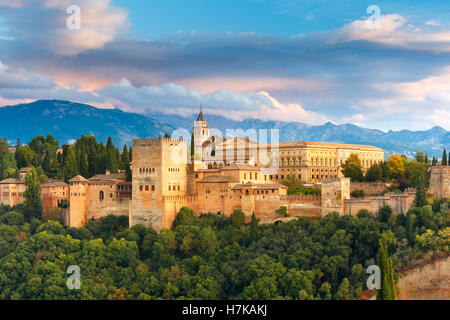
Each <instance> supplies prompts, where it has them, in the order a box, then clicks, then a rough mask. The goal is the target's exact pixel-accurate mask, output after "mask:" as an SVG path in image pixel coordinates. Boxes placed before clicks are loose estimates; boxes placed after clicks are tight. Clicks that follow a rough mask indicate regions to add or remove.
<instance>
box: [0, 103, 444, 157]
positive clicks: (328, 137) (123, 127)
mask: <svg viewBox="0 0 450 320" xmlns="http://www.w3.org/2000/svg"><path fill="white" fill-rule="evenodd" d="M205 116H206V119H207V121H208V123H209V125H210V126H211V128H215V129H218V130H220V131H221V132H222V133H223V134H225V133H226V129H234V130H236V129H242V130H244V131H246V130H248V129H256V130H259V129H279V130H280V131H279V132H280V141H281V142H286V141H323V142H339V143H356V144H370V145H374V146H377V147H380V148H383V149H385V150H386V151H387V153H388V154H389V153H406V154H408V155H413V153H414V152H415V151H416V150H422V151H424V152H426V153H428V154H429V155H430V156H438V157H440V156H441V155H442V149H443V148H444V147H445V148H447V150H448V149H450V132H448V131H446V130H444V129H442V128H440V127H434V128H432V129H430V130H426V131H409V130H402V131H389V132H383V131H381V130H376V129H366V128H361V127H358V126H356V125H353V124H342V125H335V124H332V123H326V124H324V125H320V126H310V125H306V124H304V123H298V122H280V121H262V120H257V119H247V120H244V121H233V120H230V119H228V118H225V117H222V116H218V115H210V114H206V115H205ZM195 118H196V117H194V116H192V117H181V116H179V115H164V114H149V115H141V114H135V113H127V112H124V111H122V110H120V109H114V110H111V109H98V108H94V107H92V106H89V105H86V104H79V103H73V102H68V101H59V100H41V101H36V102H33V103H29V104H20V105H16V106H9V107H3V108H0V135H1V136H6V137H8V140H9V141H10V142H11V143H14V141H15V140H16V139H17V138H19V139H20V140H21V141H22V142H23V143H27V142H29V141H30V140H31V138H32V137H33V136H35V135H38V134H41V135H46V134H49V133H50V134H53V135H54V136H55V138H56V139H58V140H59V141H60V142H61V143H67V142H69V141H70V140H72V139H76V138H78V137H79V136H81V135H94V136H95V137H96V138H97V139H98V140H100V141H106V140H107V138H108V136H111V137H112V138H113V140H114V142H115V143H117V144H124V143H130V142H131V140H132V139H133V138H136V137H139V138H146V137H157V136H159V135H163V134H164V133H170V132H172V131H173V130H174V129H175V128H184V129H186V130H188V131H189V132H191V130H192V125H193V122H194V120H195Z"/></svg>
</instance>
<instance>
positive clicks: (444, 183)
mask: <svg viewBox="0 0 450 320" xmlns="http://www.w3.org/2000/svg"><path fill="white" fill-rule="evenodd" d="M428 193H429V194H430V195H432V196H433V197H434V198H436V199H442V198H450V166H434V167H432V168H431V176H430V188H429V189H428Z"/></svg>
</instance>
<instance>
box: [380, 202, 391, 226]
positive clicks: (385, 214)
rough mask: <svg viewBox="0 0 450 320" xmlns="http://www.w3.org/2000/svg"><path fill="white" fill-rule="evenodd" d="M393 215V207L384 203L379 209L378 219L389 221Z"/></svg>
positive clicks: (384, 221)
mask: <svg viewBox="0 0 450 320" xmlns="http://www.w3.org/2000/svg"><path fill="white" fill-rule="evenodd" d="M391 216H392V208H391V207H390V206H388V205H384V206H382V207H381V208H380V210H378V219H379V220H380V221H381V222H383V223H388V222H389V219H390V218H391Z"/></svg>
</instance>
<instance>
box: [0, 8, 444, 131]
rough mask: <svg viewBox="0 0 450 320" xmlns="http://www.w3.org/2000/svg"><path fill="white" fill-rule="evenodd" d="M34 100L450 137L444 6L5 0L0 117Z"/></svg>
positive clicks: (0, 25)
mask: <svg viewBox="0 0 450 320" xmlns="http://www.w3.org/2000/svg"><path fill="white" fill-rule="evenodd" d="M74 5H75V6H76V7H75V8H79V16H78V15H77V13H78V11H77V10H75V11H73V10H68V8H69V9H70V7H71V6H72V7H73V6H74ZM374 5H375V6H377V8H378V9H379V15H378V16H377V13H378V12H377V11H368V7H369V6H374ZM72 9H73V8H72ZM78 17H79V18H80V19H79V22H80V24H79V28H77V26H76V22H77V21H78V19H77V18H78ZM368 20H369V21H368ZM74 23H75V24H74ZM74 26H75V28H74ZM37 99H64V100H70V101H75V102H83V103H88V104H91V105H94V106H96V107H101V108H115V107H118V108H121V109H122V110H124V111H129V112H138V113H145V114H150V115H151V113H154V112H163V113H170V114H179V115H184V116H193V115H194V114H195V113H197V112H198V109H199V106H200V105H203V109H204V112H205V113H206V114H219V115H223V116H226V117H228V118H231V119H233V120H242V119H246V118H258V119H262V120H278V121H298V122H303V123H307V124H311V125H320V124H323V123H326V122H333V123H336V124H341V123H353V124H356V125H360V126H363V127H367V128H377V129H381V130H402V129H410V130H427V129H430V128H431V127H433V126H441V127H443V128H444V129H446V130H450V2H449V1H447V0H436V1H433V0H428V1H423V0H409V1H400V0H390V1H379V0H371V1H366V0H340V1H336V0H334V1H329V0H303V1H300V0H284V1H282V0H147V1H142V0H95V1H92V0H0V107H2V106H7V105H14V104H17V103H23V102H31V101H34V100H37Z"/></svg>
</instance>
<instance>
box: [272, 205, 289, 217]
mask: <svg viewBox="0 0 450 320" xmlns="http://www.w3.org/2000/svg"><path fill="white" fill-rule="evenodd" d="M275 212H276V213H278V214H279V215H280V216H282V217H285V218H287V217H289V214H288V213H287V207H285V206H281V207H280V209H277V210H275Z"/></svg>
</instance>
